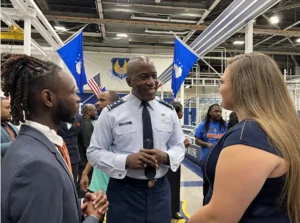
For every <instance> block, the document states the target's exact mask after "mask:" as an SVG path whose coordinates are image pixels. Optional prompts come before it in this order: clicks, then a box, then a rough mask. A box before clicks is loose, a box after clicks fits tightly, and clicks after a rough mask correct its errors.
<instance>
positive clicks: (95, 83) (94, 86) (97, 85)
mask: <svg viewBox="0 0 300 223" xmlns="http://www.w3.org/2000/svg"><path fill="white" fill-rule="evenodd" d="M88 85H89V87H90V88H91V90H92V91H93V92H94V94H95V95H96V96H98V95H99V94H100V93H101V92H102V87H101V81H100V73H98V74H96V75H95V76H94V77H92V78H91V79H89V81H88Z"/></svg>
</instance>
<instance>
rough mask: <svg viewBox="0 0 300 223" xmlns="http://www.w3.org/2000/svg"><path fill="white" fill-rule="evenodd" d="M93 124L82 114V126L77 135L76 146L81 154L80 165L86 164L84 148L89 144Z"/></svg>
mask: <svg viewBox="0 0 300 223" xmlns="http://www.w3.org/2000/svg"><path fill="white" fill-rule="evenodd" d="M93 131H94V125H93V123H92V122H91V120H89V119H87V118H85V117H83V116H82V128H81V131H80V133H79V136H78V146H79V152H80V156H81V161H80V166H85V165H86V164H87V157H86V150H87V148H88V147H89V145H90V142H91V137H92V134H93Z"/></svg>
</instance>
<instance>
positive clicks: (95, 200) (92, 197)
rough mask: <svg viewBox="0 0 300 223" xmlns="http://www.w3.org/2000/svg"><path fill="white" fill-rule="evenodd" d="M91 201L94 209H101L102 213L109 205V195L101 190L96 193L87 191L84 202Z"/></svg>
mask: <svg viewBox="0 0 300 223" xmlns="http://www.w3.org/2000/svg"><path fill="white" fill-rule="evenodd" d="M90 201H91V202H92V204H93V206H94V209H99V212H100V214H103V212H104V211H105V210H106V208H107V207H108V202H107V197H106V195H105V194H104V193H103V191H101V190H99V191H97V192H95V193H86V194H85V196H84V199H83V203H86V202H90ZM83 211H84V210H83ZM104 213H105V212H104Z"/></svg>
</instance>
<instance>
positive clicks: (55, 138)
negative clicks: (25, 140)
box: [24, 120, 69, 169]
mask: <svg viewBox="0 0 300 223" xmlns="http://www.w3.org/2000/svg"><path fill="white" fill-rule="evenodd" d="M24 125H28V126H30V127H32V128H35V129H36V130H38V131H40V132H41V133H42V134H44V135H45V136H46V137H47V138H48V139H49V140H50V142H52V143H53V144H54V146H55V148H56V150H57V151H58V153H59V155H61V153H60V152H59V150H58V148H57V146H63V143H64V140H63V139H62V137H60V136H59V135H57V133H56V132H55V131H54V130H53V129H50V128H49V127H48V126H46V125H42V124H40V123H37V122H33V121H29V120H25V123H24ZM61 157H62V159H63V161H65V159H64V158H63V156H62V155H61ZM65 164H66V167H67V169H69V167H68V165H67V163H66V161H65Z"/></svg>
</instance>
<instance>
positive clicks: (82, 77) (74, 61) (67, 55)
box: [57, 31, 87, 94]
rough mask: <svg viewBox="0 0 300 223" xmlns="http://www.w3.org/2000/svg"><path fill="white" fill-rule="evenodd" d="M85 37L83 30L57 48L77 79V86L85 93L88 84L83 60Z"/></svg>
mask: <svg viewBox="0 0 300 223" xmlns="http://www.w3.org/2000/svg"><path fill="white" fill-rule="evenodd" d="M82 41H83V37H82V31H81V32H80V33H79V34H78V35H77V36H75V37H74V38H73V39H72V40H70V41H69V42H68V43H67V44H65V45H64V46H63V47H61V48H60V49H58V50H57V53H58V54H59V55H60V57H61V59H62V60H63V61H64V63H65V64H66V66H67V67H68V68H69V70H70V72H71V73H72V75H73V76H74V78H75V80H76V84H77V87H78V89H79V91H80V93H81V94H83V86H84V85H85V84H87V80H86V74H85V69H84V61H83V42H82Z"/></svg>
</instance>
